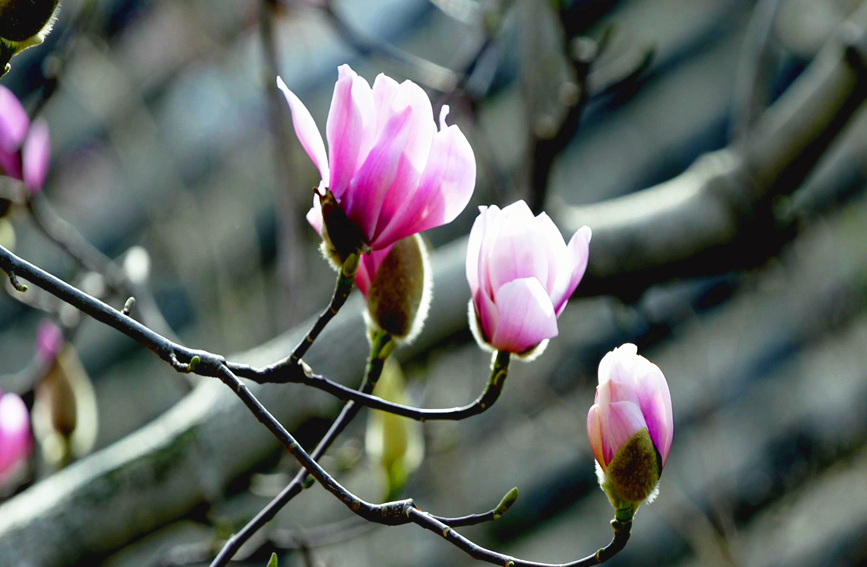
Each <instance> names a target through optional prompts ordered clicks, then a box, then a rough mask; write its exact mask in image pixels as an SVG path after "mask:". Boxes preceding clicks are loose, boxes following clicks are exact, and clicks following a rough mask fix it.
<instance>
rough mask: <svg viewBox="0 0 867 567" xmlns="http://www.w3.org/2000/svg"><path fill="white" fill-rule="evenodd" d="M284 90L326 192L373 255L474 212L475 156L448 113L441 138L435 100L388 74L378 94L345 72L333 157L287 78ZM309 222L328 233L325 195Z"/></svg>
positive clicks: (335, 102)
mask: <svg viewBox="0 0 867 567" xmlns="http://www.w3.org/2000/svg"><path fill="white" fill-rule="evenodd" d="M277 85H278V86H279V87H280V89H281V90H282V91H283V94H284V95H285V97H286V102H288V104H289V108H290V110H291V112H292V121H293V124H294V126H295V133H296V134H297V135H298V139H299V140H300V141H301V145H302V146H303V147H304V150H305V151H306V152H307V154H308V155H309V156H310V159H311V160H313V163H314V164H315V165H316V167H317V168H318V169H319V172H320V175H321V177H322V185H321V186H322V187H324V188H327V189H329V190H330V191H331V193H333V195H334V197H335V198H336V200H337V203H338V205H339V207H340V209H341V210H342V211H343V213H344V214H345V215H346V217H347V218H348V219H349V221H351V222H352V223H353V224H354V225H355V226H357V227H358V229H359V230H360V232H361V235H362V236H363V238H364V240H365V242H364V244H366V245H367V246H369V247H370V249H372V250H382V249H384V248H387V247H388V246H389V245H390V244H393V243H394V242H397V241H398V240H400V239H401V238H405V237H407V236H411V235H413V234H416V233H418V232H421V231H424V230H427V229H429V228H433V227H436V226H440V225H442V224H446V223H448V222H451V221H452V220H453V219H454V218H455V217H456V216H457V215H458V214H459V213H460V212H461V211H462V210H463V209H464V207H466V205H467V203H468V202H469V199H470V196H471V195H472V192H473V188H474V187H475V182H476V162H475V157H474V156H473V151H472V148H471V147H470V145H469V143H468V142H467V139H466V138H465V137H464V135H463V134H462V133H461V131H460V129H458V127H457V126H454V125H452V126H447V125H446V122H445V118H446V115H447V113H448V107H443V110H442V112H441V113H440V129H439V131H437V128H436V124H435V123H434V120H433V109H432V107H431V103H430V100H429V99H428V97H427V95H426V94H425V92H424V91H423V90H422V89H421V87H419V86H418V85H416V84H415V83H413V82H412V81H404V82H403V83H401V84H398V83H397V82H396V81H395V80H393V79H391V78H389V77H387V76H385V75H382V74H381V75H379V76H378V77H377V78H376V81H374V83H373V88H371V87H370V85H369V84H368V83H367V81H366V80H364V79H363V78H362V77H359V76H358V75H357V74H356V73H355V72H354V71H353V70H352V69H351V68H350V67H349V66H348V65H341V66H340V67H339V69H338V79H337V83H336V84H335V86H334V95H333V98H332V100H331V109H330V111H329V113H328V122H327V124H326V128H325V131H326V137H327V139H328V153H327V154H326V152H325V144H324V143H323V141H322V137H321V135H320V133H319V130H318V129H317V127H316V124H315V122H314V121H313V117H312V116H311V115H310V112H309V111H308V110H307V108H306V107H305V106H304V104H303V103H302V102H301V100H300V99H299V98H298V97H297V96H295V94H294V93H293V92H292V91H291V90H289V88H288V87H287V86H286V84H285V83H284V82H283V80H282V79H280V78H279V77H278V78H277ZM307 218H308V220H309V221H310V223H311V224H312V225H313V226H314V227H317V226H319V227H321V225H322V223H323V220H322V213H321V211H320V206H319V196H318V195H317V196H316V197H314V206H313V208H312V209H311V210H310V212H309V213H308V215H307ZM320 232H321V230H320Z"/></svg>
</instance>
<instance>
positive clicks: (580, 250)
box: [554, 226, 593, 315]
mask: <svg viewBox="0 0 867 567" xmlns="http://www.w3.org/2000/svg"><path fill="white" fill-rule="evenodd" d="M592 234H593V233H592V232H591V231H590V227H588V226H582V227H581V228H580V229H578V232H576V233H575V234H573V235H572V238H571V239H570V240H569V246H568V255H569V261H568V262H567V263H566V264H565V265H561V269H564V268H566V267H567V266H568V268H567V269H566V273H567V274H568V275H569V276H570V277H569V279H568V282H569V283H568V284H567V285H566V288H565V289H564V290H563V291H562V292H561V293H562V295H559V296H558V297H557V299H555V300H554V305H556V306H557V315H560V313H562V312H563V309H565V308H566V303H567V302H568V301H569V298H570V297H572V294H573V293H574V292H575V288H577V287H578V284H579V283H580V282H581V279H582V278H583V277H584V272H586V271H587V261H588V260H589V258H590V237H591V236H592Z"/></svg>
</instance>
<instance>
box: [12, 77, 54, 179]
mask: <svg viewBox="0 0 867 567" xmlns="http://www.w3.org/2000/svg"><path fill="white" fill-rule="evenodd" d="M50 157H51V146H50V139H49V134H48V125H47V124H46V123H45V122H44V121H41V120H37V121H36V123H34V124H33V125H32V127H31V125H30V119H29V118H28V117H27V113H26V112H25V111H24V107H23V106H21V103H20V102H19V101H18V98H16V96H15V95H14V94H13V93H12V91H10V90H9V89H7V88H6V87H4V86H2V85H0V174H3V175H7V176H9V177H13V178H15V179H18V180H20V181H23V182H24V184H25V185H26V186H27V189H28V190H29V191H30V192H31V193H32V194H35V193H38V192H39V191H41V190H42V186H43V185H45V178H46V176H47V175H48V161H49V159H50Z"/></svg>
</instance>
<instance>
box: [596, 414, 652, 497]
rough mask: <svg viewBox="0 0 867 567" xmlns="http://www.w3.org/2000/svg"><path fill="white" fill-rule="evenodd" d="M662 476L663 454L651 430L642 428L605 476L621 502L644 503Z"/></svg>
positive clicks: (615, 458) (621, 450) (611, 464)
mask: <svg viewBox="0 0 867 567" xmlns="http://www.w3.org/2000/svg"><path fill="white" fill-rule="evenodd" d="M661 473H662V470H661V467H660V459H659V453H658V452H657V450H656V447H655V446H654V444H653V440H652V439H651V438H650V433H648V431H647V428H642V429H641V430H639V431H638V432H637V433H636V434H635V435H633V436H632V438H630V439H629V441H627V442H626V444H625V445H623V447H621V448H620V450H619V451H617V454H616V455H615V456H614V459H613V460H612V461H611V463H610V464H609V465H608V470H607V471H606V473H605V476H606V478H607V479H608V482H609V483H611V486H612V488H614V490H615V491H616V492H617V495H618V496H619V497H620V498H621V499H623V500H628V501H630V502H643V501H644V500H645V499H646V498H647V497H648V496H650V495H651V494H652V493H653V489H654V488H655V487H656V484H657V483H658V482H659V476H660V474H661Z"/></svg>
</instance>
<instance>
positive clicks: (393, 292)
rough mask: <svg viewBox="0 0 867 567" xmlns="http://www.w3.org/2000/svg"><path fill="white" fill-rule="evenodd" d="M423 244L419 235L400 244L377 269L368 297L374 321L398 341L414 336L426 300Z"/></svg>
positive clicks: (400, 241)
mask: <svg viewBox="0 0 867 567" xmlns="http://www.w3.org/2000/svg"><path fill="white" fill-rule="evenodd" d="M423 245H424V244H423V243H422V242H421V239H420V238H419V237H418V236H417V235H414V236H410V237H407V238H404V239H401V240H399V241H397V242H396V243H395V244H394V246H392V248H391V251H390V252H389V253H388V256H386V258H385V260H383V262H382V264H381V265H380V266H379V269H377V271H376V276H375V277H374V278H373V282H372V283H371V285H370V291H369V293H368V296H367V309H368V311H369V313H370V317H371V319H372V320H373V322H375V323H376V324H377V325H378V326H379V328H381V329H382V330H384V331H386V332H388V333H389V334H391V335H393V336H395V337H398V338H402V337H406V336H407V335H409V334H411V332H412V331H413V325H414V323H415V321H416V318H417V316H418V312H419V308H420V307H421V306H422V303H423V301H424V292H425V252H424V250H422V246H423Z"/></svg>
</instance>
